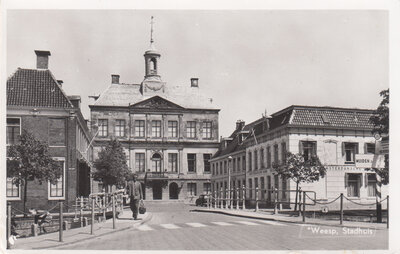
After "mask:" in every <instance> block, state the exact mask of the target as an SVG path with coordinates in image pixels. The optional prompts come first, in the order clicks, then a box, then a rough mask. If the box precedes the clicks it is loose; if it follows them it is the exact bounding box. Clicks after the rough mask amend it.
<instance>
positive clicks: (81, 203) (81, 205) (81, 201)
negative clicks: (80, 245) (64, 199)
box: [79, 196, 83, 227]
mask: <svg viewBox="0 0 400 254" xmlns="http://www.w3.org/2000/svg"><path fill="white" fill-rule="evenodd" d="M79 203H80V208H81V209H80V212H79V217H80V218H79V221H80V223H81V227H83V197H82V196H81V199H80V202H79Z"/></svg>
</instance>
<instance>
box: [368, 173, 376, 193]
mask: <svg viewBox="0 0 400 254" xmlns="http://www.w3.org/2000/svg"><path fill="white" fill-rule="evenodd" d="M367 186H368V187H367V188H368V197H375V196H376V175H375V174H367Z"/></svg>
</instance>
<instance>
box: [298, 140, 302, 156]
mask: <svg viewBox="0 0 400 254" xmlns="http://www.w3.org/2000/svg"><path fill="white" fill-rule="evenodd" d="M299 153H300V154H303V142H302V141H299Z"/></svg>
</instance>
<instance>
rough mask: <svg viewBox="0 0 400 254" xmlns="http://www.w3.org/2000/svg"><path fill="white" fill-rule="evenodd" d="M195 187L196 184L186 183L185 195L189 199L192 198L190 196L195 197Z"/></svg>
mask: <svg viewBox="0 0 400 254" xmlns="http://www.w3.org/2000/svg"><path fill="white" fill-rule="evenodd" d="M196 187H197V186H196V183H188V184H187V189H188V190H187V194H188V196H189V197H192V196H196V195H197V190H196V189H197V188H196Z"/></svg>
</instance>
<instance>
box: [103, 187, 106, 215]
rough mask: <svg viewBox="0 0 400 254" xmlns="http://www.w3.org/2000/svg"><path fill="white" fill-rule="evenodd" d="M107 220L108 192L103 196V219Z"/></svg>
mask: <svg viewBox="0 0 400 254" xmlns="http://www.w3.org/2000/svg"><path fill="white" fill-rule="evenodd" d="M105 220H106V194H105V193H104V196H103V221H105Z"/></svg>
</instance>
